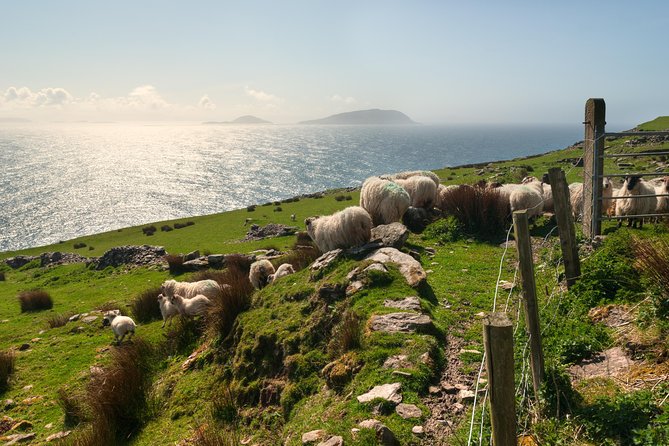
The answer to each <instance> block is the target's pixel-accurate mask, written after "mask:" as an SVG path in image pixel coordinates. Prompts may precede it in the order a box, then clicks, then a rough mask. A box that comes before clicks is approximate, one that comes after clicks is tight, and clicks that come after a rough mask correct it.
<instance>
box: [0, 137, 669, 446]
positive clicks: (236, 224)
mask: <svg viewBox="0 0 669 446" xmlns="http://www.w3.org/2000/svg"><path fill="white" fill-rule="evenodd" d="M607 146H608V149H607V150H612V151H615V152H616V153H620V152H631V151H645V152H647V151H654V150H658V151H659V150H667V149H669V142H667V141H659V140H658V141H656V142H654V141H653V140H646V141H645V142H644V143H636V142H635V139H634V138H623V139H615V140H611V141H607ZM581 156H582V148H580V147H578V146H574V147H570V148H567V149H564V150H559V151H555V152H551V153H548V154H545V155H540V156H535V157H530V158H524V159H517V160H510V161H502V162H497V163H483V164H477V165H471V166H462V167H447V168H444V169H439V170H437V171H436V173H437V174H438V175H439V177H440V178H441V180H442V183H444V184H473V183H475V182H477V181H480V180H481V179H485V180H491V181H500V182H518V181H520V179H522V178H523V177H524V176H527V175H535V176H537V177H541V175H542V174H543V173H545V172H546V171H547V170H548V168H550V167H555V166H558V167H561V168H563V170H564V171H565V172H566V174H567V178H568V180H569V181H570V182H571V181H582V180H581V178H582V175H583V172H582V168H581V167H577V166H578V161H579V159H580V158H581ZM625 162H626V163H628V162H629V160H627V159H626V160H625ZM631 163H632V164H631V165H630V164H624V165H619V162H618V160H616V159H606V167H605V170H606V171H607V172H609V173H612V172H624V171H655V169H658V168H663V169H665V170H666V167H665V164H666V157H664V156H657V157H649V158H644V159H640V158H639V159H636V158H634V159H633V161H631ZM358 199H359V192H358V191H346V190H338V191H330V192H328V193H325V194H324V195H323V196H322V197H319V198H313V197H312V198H306V197H302V198H299V199H297V200H292V199H291V200H286V201H284V202H277V203H268V204H266V205H262V204H258V205H257V206H255V207H249V208H248V209H241V210H236V211H231V212H226V213H222V214H216V215H209V216H202V217H193V218H189V219H181V220H177V221H166V222H157V223H154V224H152V225H143V226H140V227H133V228H126V229H123V230H120V231H112V232H108V233H104V234H97V235H91V236H87V237H81V238H78V239H76V240H70V241H66V242H62V243H58V244H55V245H51V246H44V247H39V248H34V249H29V250H24V251H20V252H6V253H0V259H6V258H9V257H13V256H16V255H38V254H39V253H42V252H54V251H61V252H72V253H78V254H80V255H83V256H100V255H102V254H103V253H104V252H105V251H107V250H109V249H110V248H112V247H115V246H122V245H143V244H150V245H159V246H163V247H165V249H166V251H167V252H168V253H170V254H179V253H188V252H190V251H194V250H199V251H200V252H201V253H204V254H208V253H212V254H218V253H221V254H233V253H239V254H243V255H239V256H235V255H233V256H228V257H227V259H228V261H227V267H226V268H224V269H221V270H208V271H204V272H198V273H184V272H181V271H178V270H177V269H173V270H172V271H170V270H169V269H168V267H167V265H166V264H159V265H153V266H143V267H140V266H119V267H107V268H105V269H102V270H96V269H95V268H94V267H93V266H87V265H86V264H84V263H75V264H71V265H60V266H50V267H46V268H42V267H40V266H39V259H37V260H33V261H31V262H29V263H28V264H26V265H24V266H22V267H20V268H18V269H12V268H10V267H9V266H7V265H6V264H5V263H4V262H1V263H0V274H2V277H3V278H4V280H0V407H3V415H4V416H6V417H10V418H11V420H10V418H5V419H3V421H2V422H0V437H2V436H7V435H31V434H34V443H36V444H42V443H44V442H45V441H46V439H47V437H49V436H50V435H53V434H56V433H59V432H62V434H61V435H65V432H68V431H71V432H70V433H69V434H68V435H67V436H65V437H64V439H62V440H57V441H61V442H63V443H64V444H77V445H93V444H132V445H156V444H184V445H185V444H200V445H238V444H250V445H253V444H257V445H284V444H287V445H300V444H303V437H302V436H303V434H305V433H307V432H310V431H314V430H322V431H323V432H321V433H314V434H313V435H314V437H315V438H318V440H316V441H315V442H314V443H313V444H318V443H319V442H320V441H324V440H327V439H328V438H329V437H332V436H340V437H341V438H342V440H343V444H347V445H349V444H361V445H375V444H379V443H378V442H379V441H380V438H381V437H383V438H385V439H386V441H389V440H388V438H389V437H388V436H387V435H386V431H385V430H383V429H381V428H379V427H378V425H376V426H377V429H376V430H375V428H374V424H373V423H371V424H370V423H367V424H365V423H362V422H364V421H365V420H369V419H375V420H378V421H379V422H380V423H381V424H383V425H385V426H386V427H387V429H389V431H391V432H392V433H393V436H394V437H395V438H396V440H397V441H398V442H399V443H400V444H403V445H421V444H424V445H446V444H449V445H460V444H468V439H469V437H470V430H471V438H472V444H476V445H482V444H489V435H490V434H489V433H490V424H489V419H490V417H489V414H488V413H486V414H485V415H482V411H481V407H482V404H481V403H482V401H483V400H485V401H487V400H488V398H487V397H486V396H485V390H484V389H485V386H486V382H487V381H486V377H485V373H483V374H482V375H481V376H479V371H480V369H481V361H482V352H483V345H482V335H481V331H482V322H481V320H482V315H484V314H485V313H487V312H490V311H492V310H493V309H496V310H497V311H500V310H505V311H506V312H507V313H508V314H509V316H510V317H511V319H512V320H513V322H514V327H515V328H516V329H515V334H514V340H515V343H516V349H515V363H516V388H517V411H518V421H519V426H518V434H519V438H520V439H521V441H522V444H524V445H536V444H564V445H567V444H569V445H579V444H580V445H595V444H597V445H600V444H606V445H614V444H621V445H634V444H636V445H658V444H667V442H668V441H667V440H668V435H669V411H667V410H666V404H667V402H666V400H667V395H668V394H669V393H668V392H669V385H668V384H667V377H669V363H668V362H667V357H668V356H669V355H668V353H667V352H668V349H667V347H668V346H667V340H666V339H667V338H666V334H667V329H668V327H669V324H668V323H667V315H669V303H668V302H669V299H668V297H669V282H668V281H667V280H666V277H669V245H667V243H668V242H669V231H668V230H667V227H666V225H665V224H664V223H657V224H650V225H646V226H645V227H644V228H643V229H642V230H627V229H626V228H621V229H620V230H618V229H617V228H616V227H615V226H616V225H615V223H613V222H606V223H605V224H604V233H605V234H607V236H606V238H605V239H604V240H603V241H597V242H596V243H595V244H590V243H585V242H583V241H582V240H580V239H579V240H580V241H581V246H580V255H581V259H582V261H583V266H582V277H581V278H580V279H579V281H578V284H577V285H576V286H575V287H573V288H572V289H571V290H569V291H567V290H566V287H565V284H564V279H563V273H562V264H561V254H560V246H559V239H558V238H557V237H556V234H557V231H556V230H555V222H554V220H553V219H551V218H550V216H544V217H541V218H540V219H539V220H537V221H536V222H535V223H534V224H533V225H532V237H533V238H532V241H533V249H534V256H535V274H536V281H537V289H538V295H539V300H540V302H539V303H540V308H541V321H542V331H543V333H542V334H543V336H544V339H543V345H544V352H545V356H546V365H547V379H546V384H545V386H544V388H543V389H542V393H541V395H540V397H539V402H538V403H536V402H535V399H534V398H533V395H532V384H531V378H530V377H529V374H528V356H527V355H528V352H527V348H526V343H527V336H526V333H525V329H524V323H523V316H522V311H521V309H520V307H522V305H520V304H521V302H520V292H519V289H518V288H519V287H518V286H517V285H516V284H517V282H518V277H517V262H516V260H515V257H516V253H515V247H514V245H513V234H512V231H510V232H511V233H507V231H506V230H496V231H485V225H481V226H480V227H473V226H465V225H463V224H462V223H461V222H459V221H457V220H456V219H454V218H446V219H440V220H438V221H436V222H434V223H432V224H431V225H430V226H429V227H428V228H427V230H426V231H425V232H424V233H423V234H421V235H417V234H413V235H411V236H410V237H409V239H408V241H407V243H406V244H405V246H404V248H403V249H402V250H403V251H404V252H411V253H412V255H413V256H414V257H416V258H418V259H420V260H419V261H420V264H421V266H422V267H423V268H424V270H425V271H426V274H427V279H426V280H425V281H424V282H422V283H420V284H413V285H414V286H411V285H410V284H409V282H408V281H407V279H406V278H405V276H404V274H403V272H402V271H401V270H400V269H399V267H398V266H396V265H395V264H392V263H388V264H386V265H385V268H381V267H372V268H368V267H369V266H370V265H371V263H372V262H370V261H369V260H364V259H363V258H362V256H357V255H355V254H349V255H342V256H340V257H338V258H336V259H334V260H333V261H332V262H331V263H329V264H328V265H327V266H325V267H323V268H320V269H312V268H310V265H311V264H312V262H313V260H314V259H315V258H316V257H317V256H318V254H319V253H317V252H316V250H315V249H314V247H313V246H311V245H310V243H309V240H307V239H306V238H305V237H304V235H303V234H299V233H298V236H297V237H296V236H286V237H277V238H269V239H264V240H259V241H242V239H243V238H244V236H245V234H246V232H247V231H248V229H249V226H250V225H251V224H258V225H260V226H264V225H266V224H268V223H281V224H284V225H295V226H298V227H299V228H300V229H303V224H302V221H303V220H304V218H305V217H307V216H310V215H317V214H330V213H332V212H333V211H335V210H338V209H342V208H344V207H346V206H349V205H352V204H357V203H358ZM291 214H295V215H296V221H293V220H292V219H291V218H290V216H291ZM247 219H251V220H250V221H247ZM188 222H192V223H191V224H190V225H187V223H188ZM175 223H179V225H178V226H179V227H180V228H179V229H174V227H175ZM166 225H168V226H170V227H171V228H172V229H173V230H169V231H161V229H160V228H161V227H163V226H166ZM147 226H154V227H155V231H143V228H146V227H147ZM181 226H183V227H181ZM577 226H578V225H577ZM507 228H508V226H507ZM147 232H149V233H152V235H146V233H147ZM579 232H580V231H579ZM507 236H509V237H510V239H511V241H510V243H508V244H507V243H506V240H507ZM75 244H76V246H77V248H75ZM82 245H85V246H82ZM256 250H264V251H262V252H256V254H258V255H260V254H263V253H267V252H268V251H267V250H271V251H270V252H271V253H276V252H279V254H277V257H275V258H273V259H272V262H273V263H275V265H278V264H280V263H282V262H290V263H292V264H293V265H295V266H296V269H297V270H298V271H297V273H296V274H294V275H290V276H287V277H284V278H281V279H279V280H278V281H277V282H276V283H274V284H271V285H269V286H267V287H265V288H263V289H262V290H259V291H254V290H252V289H251V288H250V284H249V283H248V280H247V279H246V274H247V271H248V262H249V261H248V257H247V255H248V254H250V253H252V252H254V251H256ZM171 278H174V279H176V280H179V281H184V280H197V279H203V278H211V279H214V280H218V281H220V282H222V283H228V284H231V285H232V288H231V291H230V293H228V294H225V295H223V296H221V297H220V299H218V300H216V302H215V305H214V309H213V310H212V311H211V312H210V314H208V316H207V317H204V318H201V319H196V320H194V321H188V320H180V319H179V318H175V319H174V320H173V321H172V322H171V323H169V324H168V325H167V327H166V328H164V329H163V328H161V326H162V324H163V322H162V320H161V319H160V313H159V312H158V311H157V303H156V301H155V298H156V296H157V294H158V292H159V289H158V287H159V286H160V284H161V283H162V282H163V281H165V280H167V279H171ZM35 290H42V291H44V292H45V293H46V294H48V297H49V298H50V299H49V300H50V304H49V303H44V304H42V303H40V304H38V306H37V308H35V309H32V310H30V311H24V312H22V311H21V305H20V302H19V299H18V297H19V296H20V295H22V296H25V298H26V299H29V298H30V297H31V296H33V294H31V292H33V291H35ZM407 297H411V298H412V299H410V300H406V301H405V299H406V298H407ZM37 300H38V299H37V298H35V301H36V302H37ZM398 301H402V302H405V303H406V302H411V306H410V307H406V308H404V309H400V308H395V306H396V305H398V304H397V302H398ZM152 303H154V304H155V305H152ZM39 305H44V306H39ZM111 308H119V309H121V310H122V312H124V313H126V314H128V315H131V316H133V317H134V319H135V321H136V322H138V326H137V334H136V336H135V338H134V339H133V340H132V341H130V342H127V341H126V342H124V343H123V344H122V345H121V346H116V345H112V341H113V334H112V332H111V330H110V329H109V328H103V327H102V324H101V321H102V312H101V311H103V310H106V309H111ZM407 308H410V309H407ZM407 312H408V313H412V314H416V316H417V317H418V315H420V316H421V317H422V319H421V320H422V321H423V322H424V323H422V324H420V325H419V328H418V329H416V330H415V331H408V332H384V331H383V330H379V329H377V328H375V327H376V326H375V321H377V320H378V317H379V316H384V315H388V314H391V313H407ZM83 313H88V314H87V315H83ZM74 314H79V315H80V316H79V317H78V318H76V320H72V321H69V317H70V316H71V315H74ZM613 351H615V352H616V353H615V354H617V355H619V356H616V357H617V358H622V361H623V362H624V363H625V364H626V366H625V367H622V368H620V369H615V368H613V367H608V364H607V360H609V359H610V358H613V355H614V353H612V352H613ZM603 352H605V353H603ZM602 355H603V356H604V359H605V360H604V361H602V360H600V359H601V357H602ZM598 358H600V359H598ZM584 361H589V362H588V363H587V364H586V363H584ZM602 364H604V365H602ZM3 367H4V368H3ZM614 369H615V372H613V371H612V370H614ZM602 370H603V371H602ZM387 384H395V385H396V386H397V384H399V385H398V386H397V388H398V389H399V390H397V391H396V392H395V395H397V394H400V395H401V403H402V406H401V407H402V409H400V410H398V408H399V407H400V406H397V402H398V401H397V400H396V399H397V396H395V397H391V399H393V398H394V399H395V401H394V402H392V401H391V402H389V401H385V400H383V399H372V400H370V401H366V402H360V400H359V399H358V397H359V396H361V395H364V394H365V393H367V392H368V391H370V390H371V389H372V388H374V387H376V386H379V385H387ZM477 389H478V393H477V394H476V395H477V397H476V398H477V404H476V409H474V405H473V396H474V394H475V393H476V391H477ZM472 420H473V422H472ZM22 421H25V423H23V424H21V422H22ZM361 423H362V425H361ZM481 425H482V426H481ZM472 426H473V428H472ZM384 435H386V436H385V437H384ZM383 438H381V439H383ZM332 444H336V443H332ZM385 444H392V443H385Z"/></svg>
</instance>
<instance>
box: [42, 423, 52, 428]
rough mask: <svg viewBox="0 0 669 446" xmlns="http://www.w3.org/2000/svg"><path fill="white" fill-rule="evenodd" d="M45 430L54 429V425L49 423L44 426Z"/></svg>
mask: <svg viewBox="0 0 669 446" xmlns="http://www.w3.org/2000/svg"><path fill="white" fill-rule="evenodd" d="M44 429H53V423H49V424H47V425H45V426H44Z"/></svg>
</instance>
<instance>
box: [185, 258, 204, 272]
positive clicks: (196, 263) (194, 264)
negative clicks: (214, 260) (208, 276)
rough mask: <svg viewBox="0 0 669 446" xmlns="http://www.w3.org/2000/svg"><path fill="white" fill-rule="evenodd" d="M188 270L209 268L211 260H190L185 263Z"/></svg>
mask: <svg viewBox="0 0 669 446" xmlns="http://www.w3.org/2000/svg"><path fill="white" fill-rule="evenodd" d="M183 268H184V269H185V270H186V271H200V270H203V269H207V268H209V262H207V261H206V260H203V259H194V260H188V261H186V262H184V263H183Z"/></svg>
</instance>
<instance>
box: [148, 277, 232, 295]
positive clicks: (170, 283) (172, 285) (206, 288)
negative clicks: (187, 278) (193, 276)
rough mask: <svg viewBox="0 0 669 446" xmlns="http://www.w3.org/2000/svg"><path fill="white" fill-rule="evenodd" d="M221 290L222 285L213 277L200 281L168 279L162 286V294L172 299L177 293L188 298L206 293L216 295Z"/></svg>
mask: <svg viewBox="0 0 669 446" xmlns="http://www.w3.org/2000/svg"><path fill="white" fill-rule="evenodd" d="M228 286H229V285H228ZM221 290H222V288H221V285H219V284H218V282H216V281H215V280H211V279H209V280H200V281H199V282H177V281H176V280H166V281H165V282H163V284H162V285H161V286H160V294H162V295H164V296H166V297H168V298H170V299H171V298H172V297H174V295H175V294H180V295H182V296H183V297H185V298H186V299H190V298H191V297H194V296H196V295H198V294H204V295H205V296H207V297H216V296H217V295H218V294H219V293H220V292H221Z"/></svg>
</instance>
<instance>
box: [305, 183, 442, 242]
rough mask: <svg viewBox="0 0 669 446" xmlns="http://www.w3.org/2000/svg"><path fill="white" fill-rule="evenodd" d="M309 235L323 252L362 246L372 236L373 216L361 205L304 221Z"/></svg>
mask: <svg viewBox="0 0 669 446" xmlns="http://www.w3.org/2000/svg"><path fill="white" fill-rule="evenodd" d="M435 189H436V188H435ZM304 223H305V225H306V226H307V233H308V234H309V237H311V239H312V240H313V241H314V243H316V246H318V249H320V250H321V251H322V252H328V251H332V250H333V249H337V248H351V247H354V246H360V245H363V244H365V243H367V242H369V239H370V238H371V237H372V217H370V216H369V213H368V212H367V211H366V210H365V209H363V208H361V207H360V206H351V207H347V208H346V209H343V210H341V211H339V212H335V213H334V214H332V215H326V216H319V217H309V218H307V219H306V220H305V221H304Z"/></svg>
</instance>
